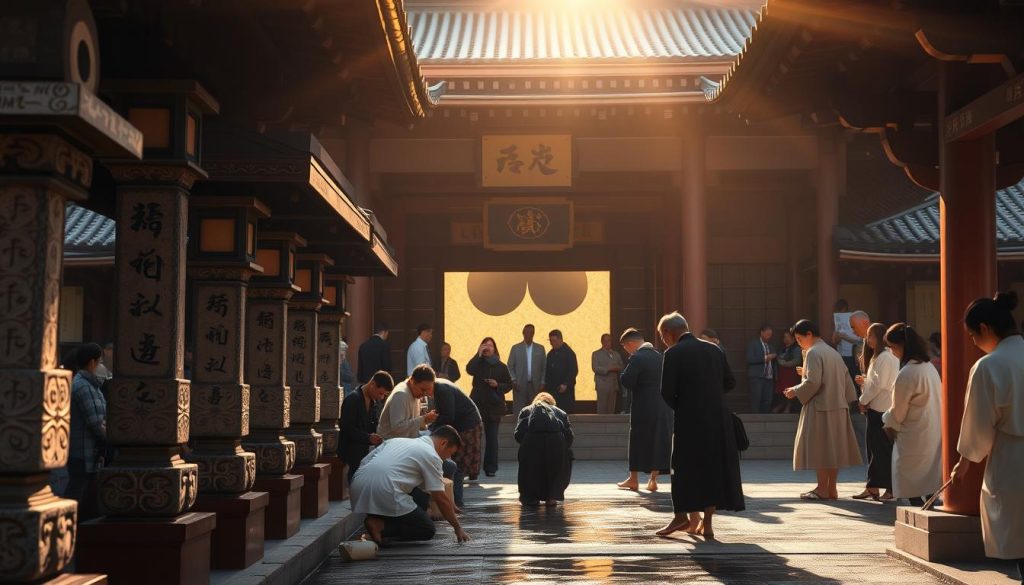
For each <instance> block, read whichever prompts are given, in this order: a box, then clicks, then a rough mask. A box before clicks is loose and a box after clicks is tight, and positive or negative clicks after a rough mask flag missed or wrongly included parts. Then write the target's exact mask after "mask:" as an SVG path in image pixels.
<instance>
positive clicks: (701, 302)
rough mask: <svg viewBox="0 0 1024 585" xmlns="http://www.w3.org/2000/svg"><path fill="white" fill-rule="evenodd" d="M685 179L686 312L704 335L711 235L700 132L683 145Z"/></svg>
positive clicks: (694, 328)
mask: <svg viewBox="0 0 1024 585" xmlns="http://www.w3.org/2000/svg"><path fill="white" fill-rule="evenodd" d="M682 180H683V185H682V198H681V202H682V205H681V208H680V212H681V215H680V224H679V225H680V234H681V239H682V241H681V245H682V259H683V262H682V265H683V275H682V276H683V279H682V280H683V281H682V286H681V292H682V297H683V298H682V311H683V316H684V317H686V319H687V321H689V323H690V330H691V331H693V332H695V333H700V331H701V330H702V329H704V328H705V327H707V324H708V243H707V242H708V234H707V192H706V190H705V187H704V135H703V133H700V132H698V131H694V132H692V133H690V134H689V135H688V136H687V137H686V139H685V140H684V142H683V176H682Z"/></svg>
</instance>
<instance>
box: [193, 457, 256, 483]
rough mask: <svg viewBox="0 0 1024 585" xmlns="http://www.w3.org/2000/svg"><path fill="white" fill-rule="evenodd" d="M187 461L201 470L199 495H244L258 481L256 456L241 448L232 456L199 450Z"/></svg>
mask: <svg viewBox="0 0 1024 585" xmlns="http://www.w3.org/2000/svg"><path fill="white" fill-rule="evenodd" d="M186 460H187V461H188V462H189V463H195V464H196V467H198V469H199V493H204V492H205V493H227V494H231V493H234V494H237V493H242V492H245V491H248V490H249V489H250V488H252V482H253V481H254V480H255V479H256V455H255V454H254V453H248V452H246V451H242V450H241V448H239V449H238V452H236V453H230V454H225V453H205V452H201V451H199V450H198V449H197V450H196V451H194V452H193V453H192V454H191V455H189V456H188V457H187V458H186Z"/></svg>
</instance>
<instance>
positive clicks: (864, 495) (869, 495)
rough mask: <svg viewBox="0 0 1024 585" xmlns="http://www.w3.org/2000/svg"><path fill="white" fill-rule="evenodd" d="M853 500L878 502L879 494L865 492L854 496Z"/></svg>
mask: <svg viewBox="0 0 1024 585" xmlns="http://www.w3.org/2000/svg"><path fill="white" fill-rule="evenodd" d="M853 499H855V500H867V499H872V500H875V501H878V494H877V493H872V492H870V491H868V490H864V491H862V492H861V493H859V494H857V495H855V496H853Z"/></svg>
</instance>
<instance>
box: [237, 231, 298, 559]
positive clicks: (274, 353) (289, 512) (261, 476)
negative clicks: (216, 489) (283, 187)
mask: <svg viewBox="0 0 1024 585" xmlns="http://www.w3.org/2000/svg"><path fill="white" fill-rule="evenodd" d="M304 245H306V242H305V240H303V239H302V238H300V237H299V236H298V235H296V234H293V233H262V234H260V235H259V238H258V239H257V250H256V263H257V264H259V265H260V266H261V267H262V268H263V274H262V275H260V276H253V277H252V278H251V279H250V283H249V290H248V304H247V306H246V342H245V381H246V382H247V383H248V384H249V395H250V400H249V428H250V431H249V436H248V437H246V438H244V439H243V440H242V445H243V446H244V447H245V449H246V450H248V451H252V452H253V453H255V454H256V481H255V483H254V484H253V487H254V489H257V490H259V491H264V492H269V493H270V504H269V505H268V506H267V510H266V537H267V538H268V539H283V538H288V537H289V536H292V535H293V534H295V533H296V532H298V530H299V503H300V490H301V489H302V484H303V478H302V476H301V475H295V474H292V473H291V470H292V467H293V466H294V465H295V443H293V442H292V441H290V440H287V439H285V438H284V431H285V429H286V428H288V425H289V423H290V414H291V389H290V388H289V387H288V385H287V381H286V370H287V339H288V299H290V298H291V297H292V295H293V294H295V292H296V291H297V290H298V288H297V287H296V286H295V285H294V284H293V282H292V281H293V279H294V277H295V249H296V248H297V247H298V246H304Z"/></svg>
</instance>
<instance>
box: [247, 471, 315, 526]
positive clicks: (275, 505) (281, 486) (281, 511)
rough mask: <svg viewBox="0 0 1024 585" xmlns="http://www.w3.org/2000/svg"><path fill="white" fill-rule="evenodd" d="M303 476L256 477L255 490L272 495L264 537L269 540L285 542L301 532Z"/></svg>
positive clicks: (267, 509)
mask: <svg viewBox="0 0 1024 585" xmlns="http://www.w3.org/2000/svg"><path fill="white" fill-rule="evenodd" d="M304 482H305V480H304V478H303V477H302V476H301V475H295V474H293V473H289V474H286V475H279V476H276V477H265V476H259V475H257V476H256V483H255V484H253V486H252V487H253V489H254V490H256V491H261V492H267V493H268V494H270V503H269V504H268V505H267V507H266V508H265V510H266V521H265V524H264V535H265V537H266V539H267V540H283V539H285V538H288V537H290V536H292V535H294V534H295V533H296V532H298V531H299V520H300V514H301V506H302V484H303V483H304Z"/></svg>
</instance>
